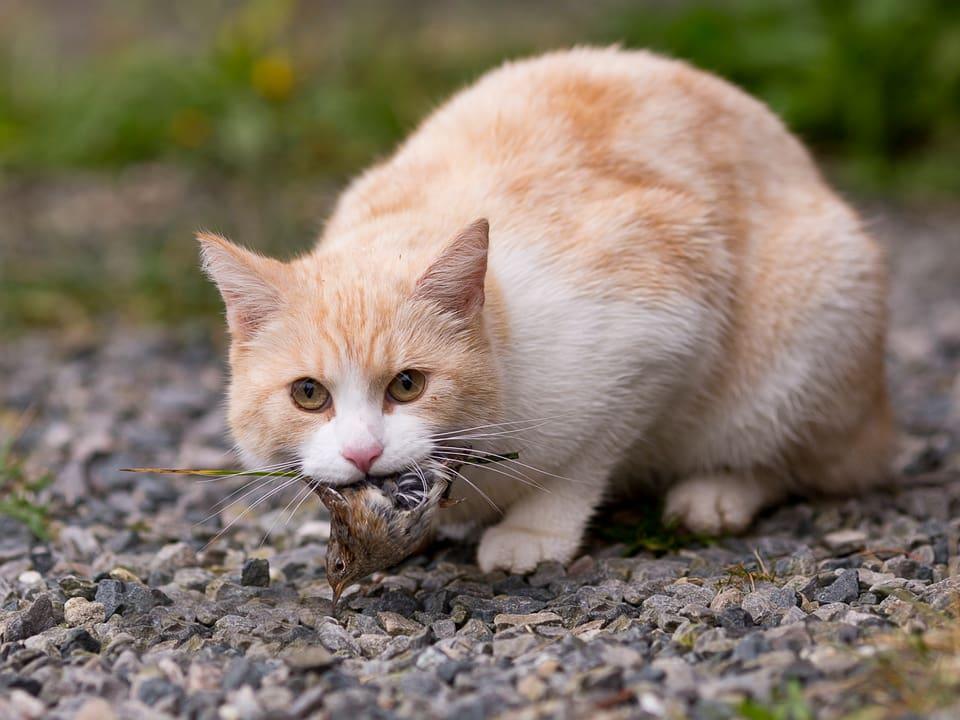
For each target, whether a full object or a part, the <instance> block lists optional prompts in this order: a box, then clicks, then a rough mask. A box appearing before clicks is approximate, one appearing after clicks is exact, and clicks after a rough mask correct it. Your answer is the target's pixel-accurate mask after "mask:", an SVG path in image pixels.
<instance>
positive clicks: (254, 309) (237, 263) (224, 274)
mask: <svg viewBox="0 0 960 720" xmlns="http://www.w3.org/2000/svg"><path fill="white" fill-rule="evenodd" d="M197 242H199V243H200V262H201V265H202V266H203V270H204V272H205V273H206V274H207V275H208V276H209V277H210V279H211V280H213V282H214V283H216V285H217V288H219V290H220V295H221V296H222V297H223V303H224V305H226V307H227V325H228V327H229V328H230V334H231V335H232V336H233V337H234V338H237V339H244V338H249V337H250V336H251V335H253V334H254V333H255V332H256V331H257V330H258V329H259V328H260V327H261V326H262V325H263V323H264V322H265V321H266V320H267V319H268V318H269V317H270V316H271V315H273V314H274V313H275V312H276V311H277V310H278V309H279V308H280V305H281V297H280V291H279V288H280V287H282V275H283V270H284V265H283V263H281V262H279V261H278V260H273V259H271V258H267V257H264V256H262V255H258V254H257V253H254V252H251V251H249V250H247V249H245V248H242V247H240V246H239V245H234V244H233V243H232V242H230V241H229V240H227V239H226V238H224V237H221V236H220V235H215V234H214V233H208V232H199V233H197Z"/></svg>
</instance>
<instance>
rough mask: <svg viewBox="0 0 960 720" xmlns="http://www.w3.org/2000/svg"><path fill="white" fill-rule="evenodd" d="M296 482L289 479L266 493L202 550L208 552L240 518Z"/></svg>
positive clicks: (296, 480)
mask: <svg viewBox="0 0 960 720" xmlns="http://www.w3.org/2000/svg"><path fill="white" fill-rule="evenodd" d="M295 482H298V478H289V479H288V480H287V481H286V482H285V483H282V484H281V485H279V486H278V487H275V488H273V489H271V490H268V491H267V492H266V493H264V494H263V495H261V496H260V498H258V499H257V500H256V502H254V503H253V504H252V505H251V506H250V507H248V508H246V509H245V510H244V511H243V512H242V513H240V514H239V515H237V516H236V517H235V518H234V519H233V520H231V521H230V522H229V523H228V524H227V526H226V527H225V528H223V529H222V530H221V531H220V532H218V533H217V534H216V535H214V536H213V537H212V538H210V540H209V541H208V542H207V544H206V545H204V546H203V547H202V548H201V550H206V549H207V548H208V547H210V546H211V545H212V544H213V543H215V542H216V541H217V540H219V539H220V538H221V537H222V536H223V534H224V533H225V532H227V530H229V529H230V528H231V527H233V526H234V524H236V522H237V521H238V520H240V518H242V517H244V516H245V515H246V514H247V513H249V512H250V511H251V510H253V509H254V508H255V507H257V506H258V505H260V504H261V503H263V502H265V501H266V500H268V499H269V498H271V497H273V496H274V495H276V494H277V493H278V492H280V491H281V490H285V489H286V488H288V487H290V485H291V484H293V483H295Z"/></svg>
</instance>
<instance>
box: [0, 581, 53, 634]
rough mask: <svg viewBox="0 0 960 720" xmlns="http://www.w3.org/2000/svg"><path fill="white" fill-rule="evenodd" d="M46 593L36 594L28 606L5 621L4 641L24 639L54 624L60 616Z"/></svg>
mask: <svg viewBox="0 0 960 720" xmlns="http://www.w3.org/2000/svg"><path fill="white" fill-rule="evenodd" d="M57 615H58V614H57V612H56V611H55V609H54V607H53V603H52V602H50V596H49V595H47V594H46V593H44V594H42V595H39V596H37V599H36V600H34V601H33V603H32V604H31V605H30V607H29V608H27V609H26V610H24V611H23V612H21V613H20V614H18V615H17V616H16V617H15V618H14V619H13V620H11V621H10V622H8V623H7V627H6V629H5V630H4V633H3V639H4V640H5V641H6V642H12V641H15V640H26V639H27V638H29V637H33V636H34V635H37V634H39V633H42V632H43V631H44V630H47V629H49V628H52V627H53V626H54V625H56V624H57V623H58V622H59V621H60V618H59V617H58V616H57Z"/></svg>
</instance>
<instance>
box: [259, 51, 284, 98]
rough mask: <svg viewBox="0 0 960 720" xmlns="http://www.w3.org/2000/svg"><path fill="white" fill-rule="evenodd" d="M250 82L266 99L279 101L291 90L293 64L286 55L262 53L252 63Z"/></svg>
mask: <svg viewBox="0 0 960 720" xmlns="http://www.w3.org/2000/svg"><path fill="white" fill-rule="evenodd" d="M250 83H251V84H252V85H253V87H254V89H255V90H256V91H257V92H258V93H260V94H261V95H262V96H263V97H265V98H266V99H267V100H274V101H277V102H279V101H281V100H286V99H287V98H288V97H290V93H291V92H293V66H292V65H291V64H290V59H289V58H288V57H287V56H286V55H281V54H279V53H274V54H271V55H264V56H263V57H262V58H260V59H259V60H257V61H256V62H255V63H254V64H253V70H252V71H251V72H250Z"/></svg>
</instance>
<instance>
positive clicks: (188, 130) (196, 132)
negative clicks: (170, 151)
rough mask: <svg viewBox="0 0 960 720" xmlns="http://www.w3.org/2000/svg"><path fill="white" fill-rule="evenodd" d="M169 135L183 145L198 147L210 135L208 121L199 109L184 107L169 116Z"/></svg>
mask: <svg viewBox="0 0 960 720" xmlns="http://www.w3.org/2000/svg"><path fill="white" fill-rule="evenodd" d="M170 137H172V138H173V141H174V142H175V143H177V144H178V145H182V146H183V147H186V148H198V147H200V146H201V145H203V144H204V143H205V142H206V141H207V138H208V137H210V121H209V120H208V119H207V116H206V115H204V114H203V113H202V112H201V111H200V110H197V109H196V108H185V109H184V110H180V111H179V112H178V113H177V114H176V115H174V116H173V118H171V120H170Z"/></svg>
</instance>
